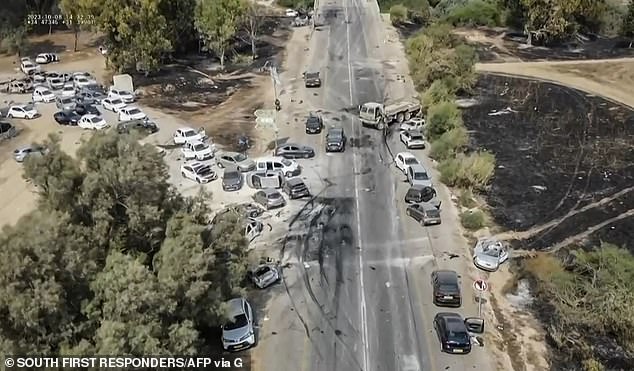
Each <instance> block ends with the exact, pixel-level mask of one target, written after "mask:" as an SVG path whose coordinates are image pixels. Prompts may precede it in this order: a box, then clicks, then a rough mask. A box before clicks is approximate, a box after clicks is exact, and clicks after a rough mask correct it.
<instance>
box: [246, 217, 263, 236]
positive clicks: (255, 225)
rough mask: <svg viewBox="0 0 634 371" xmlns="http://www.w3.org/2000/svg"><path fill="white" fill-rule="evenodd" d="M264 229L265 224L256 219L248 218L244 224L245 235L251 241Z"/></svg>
mask: <svg viewBox="0 0 634 371" xmlns="http://www.w3.org/2000/svg"><path fill="white" fill-rule="evenodd" d="M263 230H264V224H263V223H262V222H261V221H259V220H256V219H251V218H247V220H246V223H245V226H244V237H245V238H246V239H247V241H249V242H253V240H255V239H256V238H258V236H259V235H260V234H262V231H263Z"/></svg>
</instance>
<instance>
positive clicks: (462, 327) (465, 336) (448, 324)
mask: <svg viewBox="0 0 634 371" xmlns="http://www.w3.org/2000/svg"><path fill="white" fill-rule="evenodd" d="M434 329H435V330H436V334H437V335H438V339H439V340H440V349H441V351H443V352H446V353H458V354H467V353H469V352H471V336H470V335H469V331H468V330H467V325H466V324H465V320H463V319H462V317H461V316H460V315H459V314H458V313H438V314H436V316H435V317H434Z"/></svg>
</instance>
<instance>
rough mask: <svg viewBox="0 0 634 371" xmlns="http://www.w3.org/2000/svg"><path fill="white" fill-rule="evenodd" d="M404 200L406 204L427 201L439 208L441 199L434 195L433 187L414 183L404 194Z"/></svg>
mask: <svg viewBox="0 0 634 371" xmlns="http://www.w3.org/2000/svg"><path fill="white" fill-rule="evenodd" d="M405 202H406V203H408V204H413V203H422V202H428V203H431V204H433V205H434V206H435V207H436V208H437V209H440V204H441V201H440V200H439V199H438V198H437V196H436V190H435V189H434V188H433V187H429V186H425V185H421V184H414V185H413V186H411V187H410V188H409V189H408V190H407V193H406V194H405Z"/></svg>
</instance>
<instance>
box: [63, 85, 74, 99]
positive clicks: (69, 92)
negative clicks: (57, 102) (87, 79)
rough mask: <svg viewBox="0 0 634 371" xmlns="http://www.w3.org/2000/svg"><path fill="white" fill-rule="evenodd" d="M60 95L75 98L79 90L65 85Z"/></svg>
mask: <svg viewBox="0 0 634 371" xmlns="http://www.w3.org/2000/svg"><path fill="white" fill-rule="evenodd" d="M59 94H60V95H61V96H62V97H74V96H75V94H77V90H75V87H74V86H73V85H70V84H66V85H64V87H63V88H62V90H60V91H59Z"/></svg>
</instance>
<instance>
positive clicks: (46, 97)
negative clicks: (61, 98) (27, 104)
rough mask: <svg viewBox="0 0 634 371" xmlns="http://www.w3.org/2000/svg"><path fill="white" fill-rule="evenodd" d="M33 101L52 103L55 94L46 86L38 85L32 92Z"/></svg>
mask: <svg viewBox="0 0 634 371" xmlns="http://www.w3.org/2000/svg"><path fill="white" fill-rule="evenodd" d="M31 99H32V100H33V102H43V103H50V102H53V101H55V94H53V92H52V91H50V90H48V89H47V88H46V87H44V86H38V87H36V88H35V90H33V93H32V94H31Z"/></svg>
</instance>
